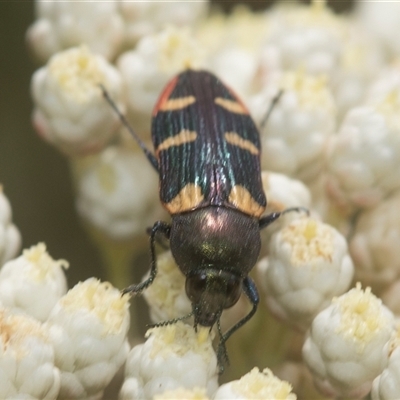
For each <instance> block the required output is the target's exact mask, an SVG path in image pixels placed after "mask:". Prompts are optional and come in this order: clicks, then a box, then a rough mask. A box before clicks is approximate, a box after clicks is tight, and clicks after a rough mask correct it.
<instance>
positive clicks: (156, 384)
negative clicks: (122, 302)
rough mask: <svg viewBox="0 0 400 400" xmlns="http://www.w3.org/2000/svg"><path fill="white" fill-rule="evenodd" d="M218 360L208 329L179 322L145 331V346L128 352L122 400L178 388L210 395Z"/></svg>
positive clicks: (214, 385) (145, 396)
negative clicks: (204, 392)
mask: <svg viewBox="0 0 400 400" xmlns="http://www.w3.org/2000/svg"><path fill="white" fill-rule="evenodd" d="M217 376H218V368H217V358H216V356H215V352H214V350H213V347H212V342H211V337H210V334H209V328H205V327H198V332H197V333H196V332H195V330H194V329H193V327H191V326H188V325H185V324H184V323H182V322H178V323H176V324H173V325H168V326H164V327H159V328H153V329H150V330H149V331H148V332H147V340H146V342H145V343H144V344H141V345H138V346H135V347H134V348H133V349H132V350H131V352H130V353H129V356H128V360H127V363H126V367H125V382H124V384H123V386H122V389H121V392H120V399H121V400H128V399H133V398H140V399H145V400H150V399H152V398H153V397H154V396H155V395H157V394H160V393H163V392H165V391H167V390H173V389H177V388H186V389H193V388H195V387H201V388H206V390H207V394H208V395H209V396H212V395H213V394H214V392H215V390H216V389H217V387H218V378H217Z"/></svg>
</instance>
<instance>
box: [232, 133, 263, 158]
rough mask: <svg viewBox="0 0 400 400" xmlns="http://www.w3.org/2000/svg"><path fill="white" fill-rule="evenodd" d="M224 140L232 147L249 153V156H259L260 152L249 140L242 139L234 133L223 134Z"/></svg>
mask: <svg viewBox="0 0 400 400" xmlns="http://www.w3.org/2000/svg"><path fill="white" fill-rule="evenodd" d="M225 140H226V141H227V142H228V143H230V144H233V145H234V146H237V147H240V148H241V149H243V150H247V151H249V152H250V153H251V154H254V155H259V154H260V151H259V150H258V148H257V146H256V145H255V144H254V143H252V142H251V141H250V140H247V139H243V138H242V137H241V136H239V135H238V134H237V133H236V132H225Z"/></svg>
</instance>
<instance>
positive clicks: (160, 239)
mask: <svg viewBox="0 0 400 400" xmlns="http://www.w3.org/2000/svg"><path fill="white" fill-rule="evenodd" d="M152 229H153V228H151V227H148V228H146V233H147V234H148V235H149V236H150V235H151V231H152ZM168 239H169V237H167V236H166V235H163V236H160V235H156V238H155V240H156V243H157V244H158V245H159V246H161V247H162V248H163V249H164V250H168V249H169V242H168Z"/></svg>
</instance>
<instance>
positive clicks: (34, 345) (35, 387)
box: [0, 309, 60, 400]
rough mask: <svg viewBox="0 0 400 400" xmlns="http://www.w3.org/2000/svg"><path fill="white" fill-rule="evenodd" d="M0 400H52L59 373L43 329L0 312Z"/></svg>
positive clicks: (17, 317)
mask: <svg viewBox="0 0 400 400" xmlns="http://www.w3.org/2000/svg"><path fill="white" fill-rule="evenodd" d="M0 333H1V334H0V398H1V399H31V400H34V399H37V400H55V399H56V398H57V396H58V393H59V390H60V372H59V370H58V369H57V368H56V367H55V366H54V350H53V347H52V345H51V342H50V340H49V338H48V332H47V331H46V329H45V328H44V327H43V326H42V325H41V324H40V323H39V322H37V321H36V320H34V319H33V318H30V317H28V316H24V315H13V314H12V313H10V312H9V311H8V310H7V311H6V309H0Z"/></svg>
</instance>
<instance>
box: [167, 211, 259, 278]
mask: <svg viewBox="0 0 400 400" xmlns="http://www.w3.org/2000/svg"><path fill="white" fill-rule="evenodd" d="M170 245H171V252H172V255H173V256H174V258H175V260H176V262H177V264H178V266H179V268H180V269H181V271H182V272H183V273H184V274H185V275H186V276H188V275H190V274H191V273H193V272H195V271H196V270H198V269H205V268H206V269H208V268H211V269H216V270H220V271H226V272H232V273H234V274H235V275H237V276H239V277H242V278H244V277H246V276H247V274H248V272H249V271H250V270H251V268H252V267H253V266H254V264H255V263H256V261H257V258H258V255H259V252H260V245H261V240H260V233H259V227H258V220H257V219H255V218H253V217H250V216H248V215H246V214H244V213H242V212H239V211H237V210H234V209H230V208H225V207H205V208H201V209H197V210H194V211H191V212H188V213H183V214H179V215H174V216H173V219H172V225H171V235H170Z"/></svg>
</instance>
